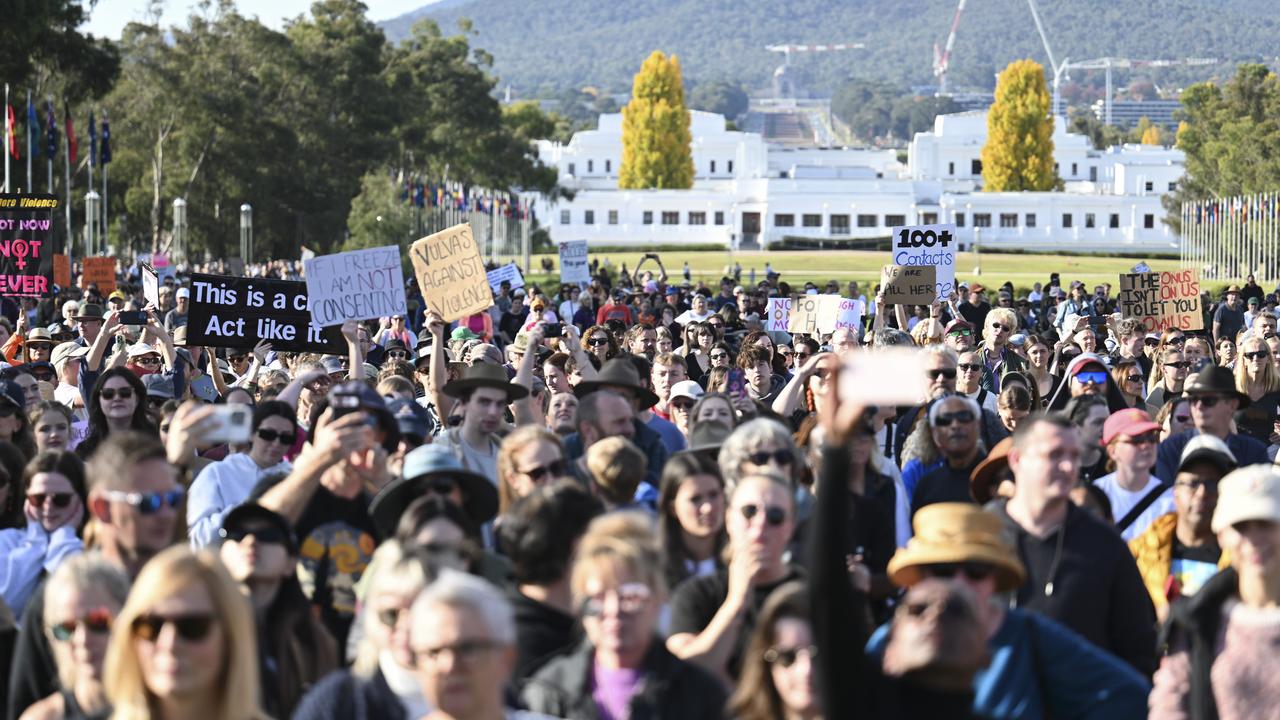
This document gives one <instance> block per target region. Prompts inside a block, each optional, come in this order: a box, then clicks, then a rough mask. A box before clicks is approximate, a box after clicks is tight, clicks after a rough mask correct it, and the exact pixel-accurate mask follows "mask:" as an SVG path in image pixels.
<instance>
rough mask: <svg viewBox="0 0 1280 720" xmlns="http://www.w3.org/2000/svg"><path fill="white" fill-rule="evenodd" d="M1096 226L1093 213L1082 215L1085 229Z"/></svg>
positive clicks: (1096, 222)
mask: <svg viewBox="0 0 1280 720" xmlns="http://www.w3.org/2000/svg"><path fill="white" fill-rule="evenodd" d="M1097 224H1098V221H1097V220H1096V219H1095V218H1094V216H1093V213H1085V214H1084V226H1085V227H1086V228H1091V227H1094V226H1096V225H1097Z"/></svg>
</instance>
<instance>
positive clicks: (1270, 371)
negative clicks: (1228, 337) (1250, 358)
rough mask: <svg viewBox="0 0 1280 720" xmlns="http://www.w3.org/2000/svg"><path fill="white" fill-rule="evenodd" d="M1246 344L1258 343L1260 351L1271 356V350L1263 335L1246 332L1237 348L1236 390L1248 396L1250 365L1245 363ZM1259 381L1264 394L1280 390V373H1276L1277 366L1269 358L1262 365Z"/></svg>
mask: <svg viewBox="0 0 1280 720" xmlns="http://www.w3.org/2000/svg"><path fill="white" fill-rule="evenodd" d="M1246 343H1257V344H1258V349H1259V350H1265V351H1266V352H1267V355H1270V354H1271V348H1270V347H1269V346H1268V345H1267V341H1266V340H1264V339H1263V338H1262V336H1261V335H1253V334H1251V333H1248V332H1246V333H1245V335H1244V339H1242V340H1241V341H1240V345H1239V346H1238V347H1237V348H1236V390H1239V391H1240V392H1242V393H1244V394H1246V395H1248V394H1249V363H1247V362H1245V358H1244V354H1245V352H1247V351H1246V350H1245V349H1244V346H1245V344H1246ZM1258 380H1260V381H1261V382H1262V391H1263V392H1264V393H1269V392H1275V391H1276V390H1280V373H1277V372H1276V366H1275V364H1274V363H1273V362H1272V361H1271V358H1270V357H1268V358H1267V361H1266V362H1264V363H1262V371H1261V372H1260V373H1259V377H1258Z"/></svg>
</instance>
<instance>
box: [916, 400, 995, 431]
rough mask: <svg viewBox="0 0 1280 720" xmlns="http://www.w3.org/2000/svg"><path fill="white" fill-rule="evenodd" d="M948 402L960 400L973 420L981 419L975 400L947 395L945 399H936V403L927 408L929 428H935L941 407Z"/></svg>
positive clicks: (980, 409) (980, 411)
mask: <svg viewBox="0 0 1280 720" xmlns="http://www.w3.org/2000/svg"><path fill="white" fill-rule="evenodd" d="M950 400H960V401H962V402H964V404H965V407H966V408H968V409H969V412H971V413H973V415H974V417H975V418H977V419H978V420H981V419H982V408H981V407H980V406H979V405H978V401H977V400H974V399H973V398H971V397H969V396H968V395H959V394H957V395H947V396H946V397H941V398H938V401H937V402H935V403H934V404H933V405H932V406H930V407H929V427H936V426H937V423H938V416H939V415H941V414H942V406H943V405H945V404H946V403H947V402H948V401H950Z"/></svg>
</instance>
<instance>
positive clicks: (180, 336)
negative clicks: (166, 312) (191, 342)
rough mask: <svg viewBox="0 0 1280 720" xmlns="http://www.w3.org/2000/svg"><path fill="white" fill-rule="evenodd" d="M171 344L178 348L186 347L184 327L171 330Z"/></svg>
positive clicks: (185, 327) (185, 328) (185, 329)
mask: <svg viewBox="0 0 1280 720" xmlns="http://www.w3.org/2000/svg"><path fill="white" fill-rule="evenodd" d="M173 344H174V345H176V346H178V347H186V345H187V326H186V325H183V326H182V327H177V328H174V329H173Z"/></svg>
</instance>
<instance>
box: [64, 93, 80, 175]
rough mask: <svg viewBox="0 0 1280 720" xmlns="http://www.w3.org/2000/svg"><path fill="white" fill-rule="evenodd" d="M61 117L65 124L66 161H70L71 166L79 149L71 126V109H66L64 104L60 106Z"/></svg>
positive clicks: (73, 128)
mask: <svg viewBox="0 0 1280 720" xmlns="http://www.w3.org/2000/svg"><path fill="white" fill-rule="evenodd" d="M62 117H63V119H64V120H65V121H66V123H67V159H69V160H70V161H71V164H72V165H75V164H76V150H78V149H79V147H78V146H77V144H76V130H75V127H74V126H73V125H72V124H71V108H69V107H67V106H66V104H63V106H62Z"/></svg>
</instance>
